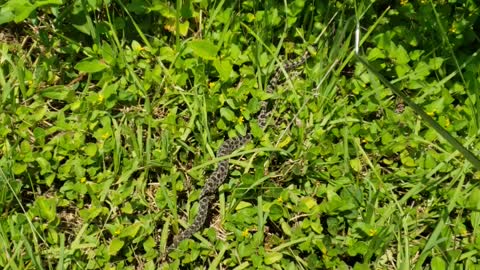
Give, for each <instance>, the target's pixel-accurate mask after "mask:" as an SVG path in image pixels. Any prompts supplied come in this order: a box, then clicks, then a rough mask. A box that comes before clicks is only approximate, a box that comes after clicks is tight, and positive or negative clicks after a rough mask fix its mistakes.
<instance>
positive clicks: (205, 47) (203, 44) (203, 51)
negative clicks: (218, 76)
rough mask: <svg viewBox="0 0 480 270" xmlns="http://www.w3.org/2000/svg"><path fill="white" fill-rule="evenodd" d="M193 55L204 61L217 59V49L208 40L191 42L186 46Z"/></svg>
mask: <svg viewBox="0 0 480 270" xmlns="http://www.w3.org/2000/svg"><path fill="white" fill-rule="evenodd" d="M188 47H190V49H192V51H193V53H194V54H195V55H197V56H199V57H201V58H203V59H206V60H215V59H216V58H217V51H218V49H217V47H216V46H215V45H214V44H213V43H212V42H210V41H208V40H193V41H191V42H190V43H189V44H188Z"/></svg>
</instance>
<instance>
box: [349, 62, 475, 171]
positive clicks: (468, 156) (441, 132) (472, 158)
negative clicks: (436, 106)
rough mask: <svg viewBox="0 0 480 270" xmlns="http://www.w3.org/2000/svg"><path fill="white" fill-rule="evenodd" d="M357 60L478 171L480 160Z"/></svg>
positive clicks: (404, 95)
mask: <svg viewBox="0 0 480 270" xmlns="http://www.w3.org/2000/svg"><path fill="white" fill-rule="evenodd" d="M355 56H356V58H357V60H358V61H359V62H360V63H362V64H363V65H364V66H365V67H367V69H368V70H369V71H370V72H372V73H373V74H374V75H375V76H376V77H377V78H378V79H379V80H380V81H381V82H382V83H383V84H385V85H386V86H387V87H388V88H390V90H392V92H393V93H395V95H397V96H399V97H401V98H402V99H403V100H404V101H405V103H406V104H407V105H408V106H410V107H411V108H412V109H413V110H414V111H415V112H416V113H417V114H418V115H419V116H420V117H421V118H422V120H423V121H425V122H426V123H427V124H428V125H429V126H430V127H431V128H433V129H434V130H435V131H436V132H437V133H438V134H439V135H440V136H442V137H443V138H444V139H445V140H446V141H447V142H448V143H450V145H452V146H453V147H454V148H455V149H456V150H457V151H459V152H460V153H462V155H463V156H464V157H465V158H466V159H467V160H468V161H470V163H471V164H472V165H473V166H474V167H475V169H477V170H480V160H479V159H478V158H477V157H476V156H475V155H474V154H473V153H472V152H470V151H469V150H468V149H467V148H465V147H463V145H462V144H460V143H459V142H458V141H457V140H456V139H455V138H454V137H453V136H452V135H450V133H448V131H446V130H445V129H444V128H443V127H442V126H440V125H439V124H438V123H437V122H435V120H433V119H432V118H431V117H430V116H429V115H428V114H427V113H426V112H425V111H424V110H423V109H422V108H421V107H420V106H418V105H417V104H416V103H415V102H413V101H412V100H411V99H410V98H409V97H408V96H407V95H406V94H404V93H403V92H402V91H401V90H400V89H398V88H397V87H396V86H395V85H393V84H392V83H390V81H388V80H387V79H386V78H385V77H383V75H382V74H380V73H379V72H378V71H377V70H376V69H375V68H374V67H373V66H372V65H370V63H369V62H368V61H367V60H366V59H364V58H363V57H362V56H360V55H358V54H355Z"/></svg>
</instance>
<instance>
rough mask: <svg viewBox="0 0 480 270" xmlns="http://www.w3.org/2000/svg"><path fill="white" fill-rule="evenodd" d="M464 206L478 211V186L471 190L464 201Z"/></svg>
mask: <svg viewBox="0 0 480 270" xmlns="http://www.w3.org/2000/svg"><path fill="white" fill-rule="evenodd" d="M466 208H467V209H470V210H474V211H480V188H475V189H474V190H472V192H471V193H470V195H469V196H468V199H467V202H466Z"/></svg>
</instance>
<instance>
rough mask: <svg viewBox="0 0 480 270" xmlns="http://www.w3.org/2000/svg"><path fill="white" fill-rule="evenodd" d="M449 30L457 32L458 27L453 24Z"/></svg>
mask: <svg viewBox="0 0 480 270" xmlns="http://www.w3.org/2000/svg"><path fill="white" fill-rule="evenodd" d="M448 32H450V33H453V34H455V33H457V27H456V26H455V24H452V26H451V27H450V29H448Z"/></svg>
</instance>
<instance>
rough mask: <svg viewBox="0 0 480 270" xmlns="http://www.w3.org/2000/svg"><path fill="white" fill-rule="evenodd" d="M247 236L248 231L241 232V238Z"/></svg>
mask: <svg viewBox="0 0 480 270" xmlns="http://www.w3.org/2000/svg"><path fill="white" fill-rule="evenodd" d="M248 235H249V232H248V229H245V230H244V231H243V232H242V236H243V237H247V236H248Z"/></svg>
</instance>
